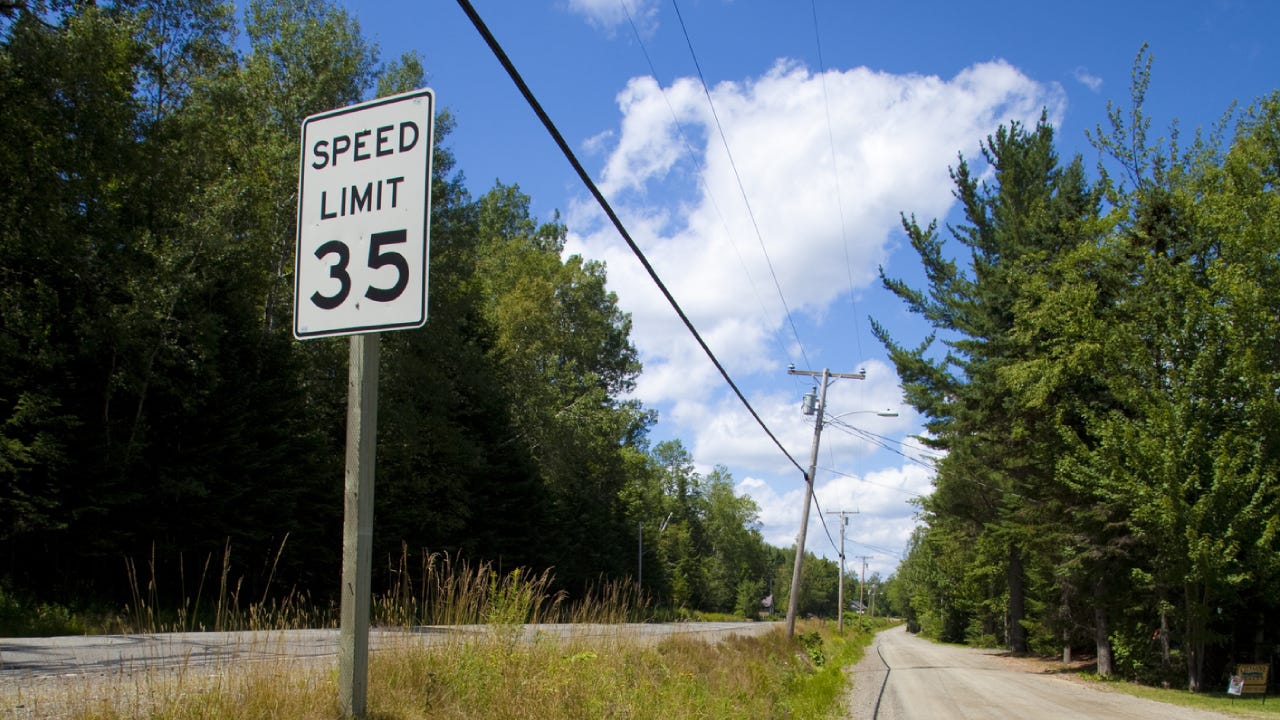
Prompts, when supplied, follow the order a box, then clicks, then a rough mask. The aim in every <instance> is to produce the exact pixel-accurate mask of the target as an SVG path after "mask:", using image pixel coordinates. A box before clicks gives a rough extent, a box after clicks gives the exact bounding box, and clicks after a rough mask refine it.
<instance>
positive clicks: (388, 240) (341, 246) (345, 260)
mask: <svg viewBox="0 0 1280 720" xmlns="http://www.w3.org/2000/svg"><path fill="white" fill-rule="evenodd" d="M407 239H408V233H407V231H405V230H388V231H387V232H380V233H373V234H372V235H370V236H369V262H368V265H369V267H370V268H371V269H373V270H377V269H379V268H383V267H386V266H388V265H390V266H391V267H393V268H395V269H396V281H395V283H394V284H393V285H392V286H391V287H389V288H381V287H376V286H374V285H370V286H369V288H368V289H367V290H365V291H364V296H365V297H367V298H369V299H370V300H373V301H374V302H391V301H392V300H395V299H396V298H398V297H400V295H401V294H403V293H404V289H405V287H407V286H408V285H409V262H408V261H407V260H405V259H404V256H403V255H401V254H400V253H398V252H392V251H384V250H383V247H384V246H386V245H395V244H397V243H402V242H405V241H406V240H407ZM328 255H336V256H338V259H337V262H335V263H333V264H332V265H330V266H329V277H331V278H333V279H334V280H337V281H338V292H336V293H334V294H333V295H321V294H320V293H318V292H316V293H313V294H312V295H311V302H313V303H315V304H316V307H319V308H320V309H322V310H332V309H334V308H336V307H338V306H339V305H341V304H342V303H343V302H345V301H346V299H347V296H348V295H350V294H351V274H350V273H349V272H347V265H348V264H350V262H351V249H350V248H348V247H347V244H346V243H344V242H342V241H341V240H330V241H329V242H327V243H325V244H323V245H321V246H320V247H318V248H316V257H317V258H319V259H321V260H323V259H324V258H325V257H326V256H328Z"/></svg>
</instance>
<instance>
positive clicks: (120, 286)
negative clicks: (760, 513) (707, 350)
mask: <svg viewBox="0 0 1280 720" xmlns="http://www.w3.org/2000/svg"><path fill="white" fill-rule="evenodd" d="M242 10H243V15H242V18H241V19H240V21H239V23H238V24H239V28H238V27H237V18H236V10H235V6H233V5H232V4H231V3H227V2H222V1H221V0H141V1H139V2H129V3H107V4H95V3H55V4H52V5H46V4H41V5H39V7H38V9H34V10H33V9H28V8H25V7H22V8H16V9H15V10H14V13H13V14H12V17H10V18H7V19H6V22H5V23H4V25H3V36H2V37H0V94H2V95H3V97H4V98H5V102H4V103H0V128H3V130H4V132H5V137H6V142H5V143H3V144H2V145H0V173H2V174H3V176H4V177H5V178H6V179H7V181H8V183H9V184H8V185H7V186H6V192H5V193H3V195H0V327H3V328H4V332H3V333H0V543H4V545H5V547H4V550H5V552H4V553H0V578H9V579H10V582H12V584H13V587H15V588H20V589H24V590H31V591H33V592H38V593H39V595H40V601H41V602H43V601H45V600H54V601H57V602H61V603H70V602H72V601H74V600H75V599H77V598H80V597H98V598H101V599H102V600H103V601H105V602H112V603H123V602H130V603H131V604H132V607H133V608H134V611H135V612H136V613H138V614H139V615H140V619H145V618H141V616H143V615H147V614H148V613H150V615H149V616H148V617H149V618H150V619H151V620H154V621H155V622H160V623H163V624H166V625H167V624H169V623H170V622H171V621H170V619H169V618H170V616H171V615H172V614H174V613H187V614H186V615H185V617H186V621H183V626H186V624H187V621H189V622H190V623H197V622H203V619H197V618H196V617H195V615H197V613H195V612H194V610H195V608H189V607H188V604H190V603H192V602H193V598H196V600H195V601H194V602H195V603H199V602H200V600H199V598H201V597H202V595H203V594H204V592H205V590H206V589H205V588H203V586H202V583H203V582H204V581H205V579H206V578H207V576H208V573H207V571H208V569H209V563H210V560H211V559H212V558H213V557H216V556H218V555H220V554H223V553H224V550H225V549H226V548H230V547H234V548H235V549H236V555H235V557H234V558H231V557H230V556H229V555H226V556H225V557H226V558H227V560H226V562H227V565H226V566H225V567H224V568H223V573H222V575H223V577H234V578H240V585H239V586H238V587H237V589H236V591H235V592H236V594H237V597H238V596H239V595H240V594H243V596H244V597H245V598H254V599H255V603H256V602H257V599H258V598H262V599H263V602H265V603H270V602H273V601H278V602H281V603H284V602H289V601H291V600H292V599H293V598H297V597H300V596H302V595H307V594H308V593H313V594H311V595H310V597H312V598H314V602H315V603H316V604H317V605H318V606H320V607H326V606H327V601H328V600H329V599H330V598H331V596H332V595H333V594H334V593H335V592H336V589H337V588H336V584H335V583H334V580H333V579H334V578H335V577H337V575H338V571H337V561H338V558H337V553H338V548H339V547H340V544H339V543H338V542H336V529H335V528H336V527H337V526H338V523H339V518H340V515H341V507H342V504H341V474H342V457H343V442H344V427H345V413H344V410H345V403H346V372H347V368H346V362H347V358H346V352H345V343H344V342H343V341H340V340H315V341H309V342H305V343H299V342H296V341H295V340H294V339H293V338H292V337H291V335H290V328H291V326H292V318H291V298H292V293H293V292H294V288H293V277H292V273H293V267H294V258H293V253H294V244H295V243H294V240H295V236H296V197H295V194H296V191H297V168H298V151H299V147H298V146H299V131H300V123H301V122H302V120H303V118H305V117H306V116H308V115H310V114H313V113H316V112H320V111H324V110H328V109H331V108H334V107H340V106H343V105H346V104H349V103H352V102H355V101H358V100H361V99H365V98H367V97H369V96H370V95H372V94H374V93H376V94H378V95H387V94H392V93H397V92H403V91H405V90H409V89H413V88H417V87H422V86H423V85H424V84H425V82H426V77H427V73H426V71H425V69H424V67H423V63H422V59H421V58H420V57H419V56H417V55H416V54H412V53H410V54H406V55H403V56H401V57H399V58H395V59H393V60H391V61H390V62H387V63H382V62H380V60H379V58H378V53H377V48H376V46H375V45H374V44H373V43H372V42H370V40H369V39H367V38H365V37H364V36H363V34H362V33H361V29H360V27H359V24H358V23H357V22H356V21H355V19H354V17H353V16H352V15H351V14H350V13H349V12H348V11H347V10H346V9H344V8H343V7H342V6H341V5H340V4H337V3H334V2H332V1H331V0H288V1H286V2H275V1H266V0H255V1H253V2H250V3H248V4H247V5H245V6H243V7H242ZM238 29H242V30H243V40H240V39H238V38H237V30H238ZM452 125H453V119H452V117H451V116H450V115H449V113H448V112H447V111H443V110H442V111H440V112H439V113H438V114H437V117H436V137H437V141H438V143H439V142H441V141H445V140H446V139H447V137H448V133H449V131H450V129H451V128H452ZM433 172H434V176H433V179H432V180H433V183H432V221H431V228H432V237H431V252H432V257H431V262H430V273H431V275H432V277H431V278H430V280H429V285H430V287H431V296H430V299H429V302H430V307H429V312H428V315H429V317H430V322H429V324H428V326H427V327H426V328H425V329H423V330H421V331H415V332H401V333H387V334H385V336H384V337H383V339H382V340H381V344H382V369H381V371H382V383H381V388H382V389H381V391H380V428H379V447H378V492H377V508H376V511H375V513H376V516H377V518H378V520H377V523H378V529H377V532H376V533H375V555H376V557H379V558H384V559H385V560H386V562H378V563H375V565H376V567H377V569H376V570H375V583H376V587H394V585H395V583H397V582H398V581H399V580H400V579H401V578H402V577H403V576H404V575H405V573H402V572H401V568H398V567H397V565H396V562H395V560H396V558H401V557H407V556H408V555H409V554H412V555H414V556H415V557H416V556H418V554H419V553H420V554H421V555H422V556H423V557H428V556H431V555H432V553H434V552H447V553H454V554H455V555H454V556H455V557H456V553H465V554H466V556H467V557H469V558H475V559H476V561H477V562H482V563H483V562H488V561H490V560H492V561H494V562H496V563H497V564H498V566H499V568H503V567H505V568H512V567H530V568H539V569H545V568H549V567H555V568H556V570H557V574H556V580H555V582H556V583H557V588H556V590H560V589H566V590H570V591H572V592H573V593H575V596H579V597H582V596H586V595H587V594H589V593H590V592H592V591H593V588H596V587H599V586H601V585H604V586H607V585H608V584H609V583H613V582H619V581H621V580H622V579H624V578H626V577H628V576H632V577H634V573H633V572H632V570H633V569H638V568H636V566H635V560H636V555H635V554H634V553H633V552H632V549H633V548H635V531H636V528H637V526H638V525H639V524H643V526H644V528H645V531H646V532H648V533H649V534H650V537H649V540H650V542H649V543H648V544H647V545H646V549H645V554H646V559H647V560H648V568H647V569H649V568H651V570H650V572H648V573H646V577H645V581H646V582H645V584H646V587H647V588H648V589H649V590H651V591H652V594H653V595H654V596H656V597H660V598H661V601H662V602H663V603H668V604H671V605H674V606H680V607H684V608H686V609H687V610H689V611H691V612H692V611H698V610H705V611H715V612H726V611H730V610H733V609H734V608H735V606H737V605H740V604H741V605H744V608H745V605H746V603H745V602H743V603H740V602H739V600H740V599H741V597H745V596H746V595H747V594H749V593H748V592H747V590H746V589H743V588H747V589H751V590H753V591H758V586H759V584H760V583H762V582H763V581H764V580H765V579H766V578H767V576H768V574H769V573H770V572H772V566H770V565H769V564H768V551H767V549H766V547H765V546H764V544H763V541H762V540H761V538H760V536H759V532H758V530H757V529H756V520H755V513H756V508H755V507H754V506H753V505H752V504H751V503H750V501H748V500H746V499H744V498H740V497H738V496H736V495H735V493H734V492H733V485H732V478H730V477H729V476H728V473H727V472H725V471H723V470H722V469H717V470H716V471H714V472H713V473H712V474H711V475H710V476H709V477H707V478H702V477H700V476H697V474H696V473H693V472H692V468H691V466H688V463H685V464H684V465H679V464H677V466H670V467H668V466H667V465H666V459H667V458H665V456H664V455H663V454H662V453H659V454H658V455H656V456H651V455H650V447H649V445H648V441H647V438H646V433H647V430H648V428H649V426H650V425H651V424H652V422H653V413H652V411H649V410H646V409H645V408H643V407H642V406H641V405H640V404H639V403H638V402H636V401H634V400H630V399H626V397H625V396H626V394H627V393H628V392H629V391H630V390H631V389H632V388H633V385H634V381H635V377H636V375H637V374H638V373H639V371H640V366H639V362H638V359H637V354H636V350H635V348H634V347H633V345H632V344H631V341H630V337H629V336H630V331H631V321H630V318H629V317H628V316H627V315H626V314H625V313H623V312H622V311H621V310H620V309H619V307H618V302H617V298H616V297H615V296H614V295H613V294H612V293H611V292H609V291H608V289H607V285H606V279H607V277H606V272H605V267H604V266H603V265H602V264H600V263H598V262H594V261H588V260H585V259H583V258H581V257H577V256H565V255H564V252H563V251H564V239H565V233H566V229H565V227H564V226H563V225H562V224H561V223H560V222H559V219H558V218H553V219H552V220H551V221H550V222H542V221H540V220H539V219H537V218H535V217H533V216H532V214H531V213H530V198H529V197H528V196H526V195H524V194H523V193H521V192H520V189H519V188H518V187H515V186H510V185H504V184H502V183H500V182H499V183H497V184H496V186H495V187H494V188H493V189H492V190H491V191H489V192H487V193H485V194H484V196H483V197H481V198H479V199H473V198H472V197H471V196H470V195H469V194H468V192H467V190H466V189H465V187H464V186H463V183H462V179H461V175H460V173H459V172H458V170H457V168H455V167H454V158H453V156H452V154H451V153H450V152H449V149H448V147H447V146H445V145H442V144H438V145H437V147H436V148H435V156H434V158H433ZM677 455H679V452H675V451H673V454H672V455H671V457H673V458H674V457H675V456H677ZM669 516H670V517H672V521H671V523H670V526H669V527H668V528H667V529H666V530H665V531H664V532H661V533H660V532H659V527H660V525H661V524H662V521H663V520H664V519H665V518H667V517H669ZM286 537H287V538H289V543H288V549H287V550H286V551H285V552H283V553H281V552H280V548H281V547H282V545H283V539H284V538H286ZM142 558H149V562H143V561H141V560H140V559H142ZM139 565H146V566H147V567H148V568H149V570H150V573H149V574H150V575H152V577H153V578H155V579H156V583H155V584H154V585H152V586H148V587H147V588H146V589H145V592H143V593H142V594H143V595H145V600H146V606H147V610H146V611H144V610H143V609H142V608H141V607H140V606H139V604H138V603H137V602H136V600H137V599H138V598H137V596H136V593H135V590H138V588H137V587H136V585H137V583H134V582H131V580H130V573H131V571H132V569H133V568H137V567H138V566H139ZM133 574H134V576H135V577H136V575H137V573H133ZM752 583H755V585H752ZM193 586H195V587H193ZM757 601H758V598H757ZM257 604H262V603H257ZM37 606H38V603H37V605H29V604H26V603H25V602H24V604H23V605H22V606H21V607H22V608H23V609H22V610H21V613H23V614H25V615H28V616H32V617H35V616H36V615H38V614H39V613H38V612H37V611H36V610H34V609H33V608H35V607H37ZM206 610H207V607H206ZM161 618H163V620H161ZM172 622H178V621H176V620H175V621H172Z"/></svg>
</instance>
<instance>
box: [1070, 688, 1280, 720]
mask: <svg viewBox="0 0 1280 720" xmlns="http://www.w3.org/2000/svg"><path fill="white" fill-rule="evenodd" d="M1094 682H1095V685H1094V686H1095V687H1104V688H1106V689H1108V690H1113V691H1115V692H1122V693H1125V694H1126V695H1132V696H1134V697H1140V698H1145V699H1147V700H1156V701H1158V702H1163V703H1169V704H1171V705H1180V706H1182V707H1189V708H1195V709H1198V710H1212V711H1214V712H1219V713H1222V714H1224V715H1233V716H1235V717H1242V718H1277V717H1280V698H1275V697H1272V698H1267V699H1266V701H1265V702H1264V698H1263V697H1262V696H1260V695H1247V696H1244V697H1233V696H1231V695H1228V694H1227V693H1226V692H1205V693H1193V692H1188V691H1186V690H1174V689H1167V688H1158V687H1151V686H1149V685H1139V684H1137V683H1129V682H1116V681H1103V680H1096V679H1095V681H1094ZM1224 690H1225V688H1224Z"/></svg>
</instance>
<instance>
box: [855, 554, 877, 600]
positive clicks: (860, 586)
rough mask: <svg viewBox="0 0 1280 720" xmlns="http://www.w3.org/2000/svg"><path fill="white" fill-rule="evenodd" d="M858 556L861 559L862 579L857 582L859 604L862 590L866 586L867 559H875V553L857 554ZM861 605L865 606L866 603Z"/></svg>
mask: <svg viewBox="0 0 1280 720" xmlns="http://www.w3.org/2000/svg"><path fill="white" fill-rule="evenodd" d="M858 558H859V559H861V560H862V581H861V582H859V583H858V603H859V604H861V603H862V590H863V588H865V587H866V586H867V561H868V560H873V559H875V555H859V556H858ZM862 607H864V608H865V607H866V605H862Z"/></svg>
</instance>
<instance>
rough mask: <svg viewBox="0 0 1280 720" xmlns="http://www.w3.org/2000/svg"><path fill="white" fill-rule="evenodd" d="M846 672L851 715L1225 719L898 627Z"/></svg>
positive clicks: (868, 718) (894, 719) (987, 719)
mask: <svg viewBox="0 0 1280 720" xmlns="http://www.w3.org/2000/svg"><path fill="white" fill-rule="evenodd" d="M853 673H854V678H853V683H854V687H853V691H852V693H851V695H850V697H849V714H848V715H847V717H848V718H850V719H851V720H852V719H856V720H947V719H949V718H983V719H984V720H993V719H998V718H1010V719H1015V718H1016V719H1018V720H1024V719H1026V718H1032V719H1033V720H1058V719H1059V718H1062V719H1064V720H1065V719H1066V718H1072V719H1076V718H1090V719H1091V720H1150V719H1151V718H1158V719H1159V720H1229V716H1227V715H1222V714H1219V713H1214V712H1207V711H1203V710H1193V709H1190V708H1183V707H1178V706H1175V705H1167V704H1165V703H1159V702H1155V701H1152V700H1143V699H1141V698H1135V697H1132V696H1129V695H1125V694H1122V693H1118V692H1109V691H1107V690H1105V689H1102V688H1099V687H1093V686H1091V685H1089V684H1087V683H1084V682H1081V681H1079V680H1077V679H1074V678H1071V677H1068V676H1064V675H1061V674H1053V673H1045V672H1043V669H1042V668H1041V667H1040V666H1039V665H1038V664H1036V663H1028V662H1025V661H1019V660H1016V659H1012V658H1008V657H1002V656H1001V655H1000V653H999V651H993V650H976V649H973V648H962V647H954V646H950V645H937V644H934V643H932V642H929V641H928V640H924V639H922V638H918V637H916V636H914V635H910V634H908V633H907V632H906V631H905V629H904V628H903V627H901V626H899V627H896V628H893V629H891V630H886V631H884V632H882V633H880V634H879V635H877V636H876V640H875V643H874V644H873V645H872V647H870V648H868V649H867V655H866V657H865V658H863V660H862V662H860V663H858V665H857V666H856V667H854V668H853Z"/></svg>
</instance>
